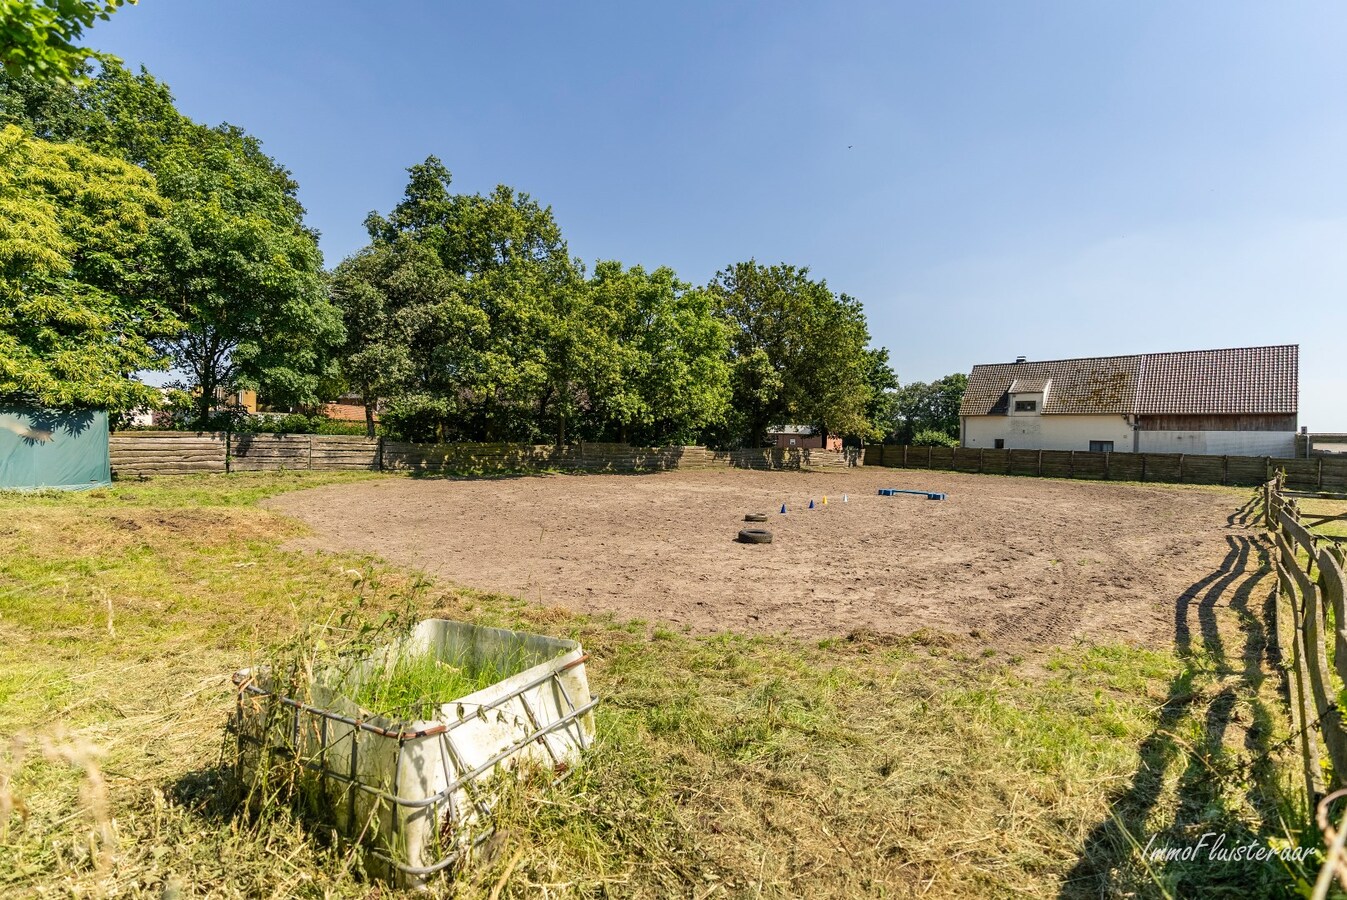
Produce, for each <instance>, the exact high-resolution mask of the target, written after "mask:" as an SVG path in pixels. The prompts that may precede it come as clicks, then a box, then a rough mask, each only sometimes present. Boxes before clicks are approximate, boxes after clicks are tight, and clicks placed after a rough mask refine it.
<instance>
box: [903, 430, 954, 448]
mask: <svg viewBox="0 0 1347 900" xmlns="http://www.w3.org/2000/svg"><path fill="white" fill-rule="evenodd" d="M912 446H913V447H957V446H959V439H958V438H955V437H950V436H949V435H947V434H945V432H943V431H936V430H935V429H933V428H927V429H926V430H925V431H918V432H917V433H916V434H915V435H913V436H912Z"/></svg>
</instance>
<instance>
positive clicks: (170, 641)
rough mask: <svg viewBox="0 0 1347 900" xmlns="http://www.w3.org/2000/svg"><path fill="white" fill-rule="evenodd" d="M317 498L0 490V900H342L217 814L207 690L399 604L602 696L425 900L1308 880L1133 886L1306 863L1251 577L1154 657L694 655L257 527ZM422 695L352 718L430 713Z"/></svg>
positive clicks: (713, 646) (775, 649)
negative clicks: (1205, 855) (482, 849)
mask: <svg viewBox="0 0 1347 900" xmlns="http://www.w3.org/2000/svg"><path fill="white" fill-rule="evenodd" d="M346 477H368V476H317V475H305V474H300V473H295V474H284V475H273V474H257V475H233V476H211V477H191V478H181V479H160V480H156V481H150V482H144V483H125V484H122V483H119V484H116V485H114V486H113V487H112V488H109V489H106V490H103V491H94V492H88V493H84V494H75V495H60V496H41V497H28V496H22V497H20V496H14V495H8V496H3V497H0V894H4V895H6V896H8V895H17V896H30V895H38V894H47V895H50V894H63V895H64V894H70V895H80V896H88V895H98V894H103V895H115V896H128V897H160V896H163V895H165V893H177V894H179V895H182V896H189V895H193V894H195V895H200V896H207V895H209V896H221V897H251V896H259V895H264V896H268V897H320V896H321V897H336V898H342V897H352V898H354V897H365V896H370V895H371V892H372V891H377V890H378V889H377V888H372V887H371V885H370V884H369V883H368V882H366V881H364V880H363V879H362V875H361V864H360V857H359V855H358V854H354V853H352V852H350V851H349V850H348V849H347V848H345V847H344V846H343V845H341V844H338V843H334V842H333V841H331V840H330V836H329V834H328V833H327V832H326V831H324V829H322V828H321V827H320V826H318V825H317V824H316V823H315V822H314V821H312V820H310V819H308V818H306V817H304V816H303V815H300V814H299V811H296V810H291V809H290V808H288V807H277V808H268V809H266V810H264V811H263V812H262V813H261V814H250V813H249V812H248V810H247V809H246V808H245V806H244V805H243V804H242V803H241V802H240V799H239V796H238V792H237V785H236V784H235V783H234V782H233V781H232V779H231V773H230V769H229V766H228V760H229V750H230V747H231V743H230V736H229V734H228V732H227V730H226V726H227V724H228V721H229V718H230V714H231V711H232V703H233V700H232V690H231V688H230V685H229V681H228V675H229V673H230V672H232V671H234V670H236V669H238V668H242V667H245V666H249V665H257V664H263V663H265V662H266V661H268V660H270V659H274V658H275V656H276V654H277V653H278V652H280V651H279V650H278V647H281V646H283V645H285V646H292V645H305V646H313V645H315V644H316V642H319V641H327V642H328V643H336V641H337V638H338V637H339V636H341V637H343V639H345V638H350V639H360V638H361V635H363V634H365V633H366V630H369V632H370V633H375V632H377V631H378V628H379V625H380V623H381V622H383V621H384V620H385V619H386V616H387V615H388V614H389V613H390V612H394V611H396V612H399V613H400V612H402V611H406V610H408V609H409V608H410V610H411V611H412V612H413V613H414V615H415V616H418V617H430V616H440V617H445V618H451V619H459V620H463V621H471V622H475V623H478V624H483V625H490V626H497V627H509V628H515V629H524V630H530V631H537V632H542V633H547V634H553V635H558V636H564V637H569V638H573V639H575V640H578V641H580V642H581V643H582V644H583V645H584V647H585V650H586V651H587V652H588V653H589V654H590V660H589V662H588V664H587V668H588V672H589V679H590V684H591V689H592V690H593V691H594V692H595V693H597V694H599V695H600V696H601V697H602V698H603V699H602V703H601V704H600V706H599V707H598V713H597V719H596V727H597V738H596V742H595V746H594V748H593V750H592V752H591V753H590V755H589V757H588V758H587V760H586V763H585V765H583V766H582V767H580V768H578V769H576V770H575V771H574V772H573V773H572V774H571V776H570V777H569V778H568V779H567V780H566V781H564V782H562V783H561V784H560V785H559V786H557V787H555V788H553V787H550V786H549V785H548V784H547V783H546V780H545V779H544V780H542V781H539V782H534V781H527V782H525V783H522V784H520V785H519V786H518V787H517V788H516V789H514V790H512V791H511V792H510V793H509V794H508V795H507V796H506V797H505V798H504V800H503V802H502V805H501V807H500V808H499V809H498V810H497V818H498V820H499V822H500V830H499V834H498V837H497V839H496V840H494V841H493V843H492V845H491V847H490V853H489V855H488V857H487V858H486V859H484V860H482V861H481V862H479V864H477V865H476V866H474V867H472V868H471V869H469V870H468V871H466V872H464V873H462V874H461V875H460V876H459V877H458V879H457V880H456V881H449V882H444V883H442V884H441V885H439V886H438V887H437V892H438V893H440V894H442V895H452V896H455V897H493V896H494V897H496V898H497V900H499V898H502V897H531V896H540V895H542V894H543V893H544V892H546V894H547V895H548V896H552V897H589V896H604V895H608V896H624V897H625V896H636V897H666V896H688V897H694V896H695V897H710V896H715V897H798V896H857V897H861V896H864V897H871V896H909V895H923V896H927V897H986V896H1024V895H1029V896H1062V897H1072V896H1081V897H1087V896H1088V897H1098V896H1129V895H1131V896H1165V895H1169V896H1176V897H1186V896H1222V895H1224V896H1251V895H1259V896H1280V895H1291V894H1292V893H1293V892H1294V891H1295V889H1296V879H1297V878H1302V879H1303V878H1304V877H1306V873H1305V872H1303V871H1299V870H1294V871H1293V870H1287V869H1285V868H1282V867H1281V866H1280V865H1279V864H1264V865H1253V864H1247V865H1244V864H1241V865H1236V864H1226V865H1211V864H1206V865H1199V864H1194V863H1187V864H1185V863H1166V864H1152V865H1151V866H1150V867H1149V868H1148V867H1147V866H1146V865H1145V864H1143V863H1142V861H1141V859H1140V855H1139V853H1138V852H1137V847H1136V845H1138V844H1139V845H1144V844H1145V843H1146V841H1147V840H1148V839H1149V838H1150V836H1152V835H1158V836H1160V837H1161V838H1163V839H1164V840H1166V841H1169V842H1171V843H1174V842H1179V841H1181V840H1185V839H1187V838H1188V837H1191V836H1192V835H1194V834H1195V833H1200V832H1201V831H1205V830H1215V831H1225V832H1229V833H1230V834H1231V835H1232V837H1239V838H1241V839H1254V838H1256V839H1259V840H1265V841H1272V840H1279V839H1283V838H1286V837H1287V836H1288V835H1289V837H1290V838H1292V839H1294V840H1297V841H1305V842H1312V841H1315V840H1317V838H1316V837H1315V836H1314V834H1313V832H1312V829H1310V827H1309V826H1308V824H1307V823H1305V822H1304V821H1302V820H1301V819H1298V818H1297V816H1296V814H1295V812H1294V810H1295V809H1296V808H1297V807H1296V805H1295V803H1294V795H1293V788H1292V787H1289V786H1292V785H1294V783H1295V778H1294V772H1295V768H1294V757H1293V756H1292V755H1291V751H1285V752H1283V753H1281V754H1277V755H1274V756H1272V757H1270V758H1267V757H1266V752H1265V751H1266V748H1267V747H1268V746H1269V745H1270V744H1272V743H1273V742H1275V741H1277V740H1278V739H1280V738H1282V737H1285V735H1286V726H1285V712H1284V706H1283V705H1282V703H1281V700H1280V698H1279V696H1278V690H1279V687H1280V677H1281V676H1280V673H1279V672H1278V671H1277V670H1276V669H1275V668H1271V667H1269V666H1267V665H1266V664H1265V661H1264V647H1265V645H1266V641H1267V637H1266V627H1267V626H1266V624H1265V623H1266V621H1267V617H1266V615H1265V610H1264V607H1263V604H1264V601H1265V596H1266V593H1267V588H1268V587H1270V580H1269V578H1268V575H1267V571H1266V568H1265V567H1262V561H1261V559H1260V558H1259V556H1258V555H1257V553H1251V554H1250V556H1249V558H1248V560H1247V564H1246V570H1245V572H1244V573H1243V574H1242V575H1241V576H1240V577H1239V578H1238V579H1233V580H1231V581H1230V583H1229V584H1228V585H1226V587H1225V588H1224V591H1225V592H1224V593H1223V594H1222V595H1221V597H1220V598H1219V602H1215V603H1212V604H1207V605H1206V606H1203V605H1202V603H1203V599H1204V598H1203V597H1199V598H1198V599H1197V600H1194V601H1192V604H1191V605H1192V607H1193V609H1192V615H1193V617H1194V618H1193V625H1192V637H1191V640H1190V642H1189V643H1188V644H1187V645H1183V646H1156V647H1148V648H1141V647H1134V646H1127V645H1122V644H1118V643H1114V642H1111V641H1110V640H1109V638H1108V637H1107V636H1101V637H1100V639H1099V641H1098V642H1096V643H1080V644H1075V645H1070V646H1064V647H1054V648H1034V647H1025V646H1016V647H991V646H986V645H984V643H983V642H981V641H980V640H979V639H969V638H957V637H955V636H953V635H949V634H945V633H943V632H937V631H931V630H925V631H921V632H917V633H914V634H911V635H888V634H879V633H856V634H853V635H851V636H849V637H848V636H839V637H838V638H836V639H830V640H826V641H822V642H817V641H816V642H803V641H797V640H794V639H791V638H786V637H748V636H742V635H735V634H720V635H714V636H710V637H694V636H689V635H686V634H682V633H680V632H679V631H677V630H675V629H671V628H668V627H664V626H660V625H652V626H645V625H643V624H640V623H629V622H623V621H619V620H616V619H614V618H612V617H602V616H583V615H578V614H574V613H571V612H568V611H566V610H561V609H556V608H542V607H538V606H534V605H531V604H529V603H526V602H523V601H521V600H520V599H519V598H512V597H502V596H496V595H489V594H480V593H475V592H471V591H462V590H454V589H450V588H447V587H444V586H441V585H438V584H436V583H434V582H431V581H428V580H427V579H425V578H424V577H422V576H421V575H419V574H418V573H415V572H410V571H406V570H401V569H397V568H395V567H391V566H387V565H385V564H383V563H380V562H379V561H377V560H371V559H366V558H362V557H359V556H355V555H349V554H342V555H334V554H324V553H317V554H313V553H304V552H298V551H290V550H286V549H283V547H284V544H285V542H286V541H287V540H290V539H291V538H295V537H299V536H301V535H302V533H303V528H302V526H300V525H298V524H297V523H295V522H294V521H292V520H289V519H286V518H284V517H281V516H279V515H276V514H273V513H271V512H269V511H267V510H265V509H262V508H260V507H258V506H257V505H256V504H257V502H258V501H259V500H261V499H264V498H265V497H268V496H272V495H274V494H275V493H278V492H280V491H283V490H292V489H296V488H301V487H306V486H309V485H315V484H320V483H328V482H331V481H341V480H344V478H346ZM1151 487H1153V486H1151ZM1232 508H1233V505H1232ZM1207 574H1209V573H1194V574H1193V580H1194V581H1195V582H1197V581H1199V579H1201V578H1203V577H1204V576H1206V575H1207ZM1204 596H1205V595H1204ZM1199 606H1201V607H1202V610H1209V615H1208V612H1207V611H1200V610H1199V609H1198V607H1199ZM1199 612H1201V615H1202V616H1204V617H1207V618H1203V619H1202V622H1203V625H1204V627H1201V628H1200V627H1199V624H1198V616H1199ZM1208 632H1210V633H1208ZM988 650H992V651H995V652H994V655H986V651H988ZM393 674H395V675H396V674H397V673H396V672H395V673H393ZM407 674H408V675H409V676H410V675H412V674H413V673H407ZM441 674H442V673H439V672H436V673H434V677H436V678H438V677H439V676H440V675H441ZM429 677H430V675H429V673H424V672H423V673H421V674H420V675H415V677H408V678H407V679H406V685H404V686H403V687H405V690H403V692H402V694H401V695H399V696H398V697H392V696H391V694H390V699H389V700H388V701H386V702H385V701H380V702H379V703H377V704H374V705H389V704H393V705H396V704H395V701H397V700H401V699H406V698H408V697H410V698H412V699H413V700H415V699H419V698H420V697H421V696H436V697H438V696H439V694H440V691H441V688H440V687H439V686H433V687H428V686H427V680H426V679H427V678H429ZM455 677H457V676H455ZM393 680H394V681H396V680H397V679H396V678H395V679H393ZM458 689H459V688H452V689H449V690H450V692H452V691H453V690H458ZM1288 798H1289V800H1288ZM1309 877H1311V878H1312V873H1310V875H1309Z"/></svg>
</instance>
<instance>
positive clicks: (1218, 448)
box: [963, 415, 1296, 457]
mask: <svg viewBox="0 0 1347 900" xmlns="http://www.w3.org/2000/svg"><path fill="white" fill-rule="evenodd" d="M997 438H1004V439H1005V442H1006V449H1007V450H1089V449H1090V441H1113V451H1114V452H1115V453H1131V452H1132V426H1131V425H1129V424H1128V423H1127V420H1126V419H1125V418H1123V417H1122V416H1044V415H1018V416H967V417H966V418H965V419H964V427H963V445H964V446H965V447H972V448H978V447H985V448H987V449H988V450H990V449H992V448H993V447H995V446H996V439H997ZM1136 449H1137V450H1138V451H1140V452H1141V453H1201V454H1209V455H1212V456H1221V455H1230V456H1280V457H1293V456H1295V455H1296V436H1295V432H1293V431H1140V432H1137V447H1136Z"/></svg>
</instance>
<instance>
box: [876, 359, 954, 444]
mask: <svg viewBox="0 0 1347 900" xmlns="http://www.w3.org/2000/svg"><path fill="white" fill-rule="evenodd" d="M967 384H968V376H967V375H965V374H963V373H962V372H956V373H954V374H953V375H946V376H945V377H944V378H940V379H937V380H935V381H932V382H924V381H914V382H911V383H910V384H905V385H903V386H902V387H901V388H900V389H899V390H898V392H897V394H896V395H895V402H894V412H893V427H892V433H893V436H894V438H895V439H896V440H897V441H898V442H899V443H901V444H906V443H911V442H912V440H913V439H914V437H915V435H916V434H917V433H918V432H920V431H927V430H929V431H939V432H942V433H943V434H946V435H948V436H949V437H952V438H954V439H956V440H957V439H958V437H959V406H960V405H961V404H962V403H963V392H964V388H965V387H966V386H967Z"/></svg>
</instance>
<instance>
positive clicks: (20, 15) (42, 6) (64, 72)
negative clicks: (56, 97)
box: [0, 0, 136, 82]
mask: <svg viewBox="0 0 1347 900" xmlns="http://www.w3.org/2000/svg"><path fill="white" fill-rule="evenodd" d="M127 2H130V3H132V4H134V3H135V2H136V0H40V2H39V0H0V64H3V65H4V68H5V70H6V71H7V72H9V73H11V74H15V75H18V74H26V75H31V76H33V77H36V78H41V79H44V80H48V81H58V82H65V81H71V80H79V79H81V78H82V77H83V76H84V73H85V71H86V70H85V67H86V66H87V64H88V63H89V61H90V60H100V61H103V62H109V63H111V62H115V61H116V57H114V56H112V55H110V54H107V53H101V52H99V51H97V50H90V49H88V48H87V47H78V46H76V43H75V42H76V41H79V40H81V39H82V38H83V36H84V31H85V29H87V28H92V27H93V25H94V23H95V22H97V21H98V20H100V19H107V18H108V17H109V16H111V15H112V14H113V13H114V12H116V11H117V10H118V9H120V8H121V7H122V6H124V5H125V4H126V3H127Z"/></svg>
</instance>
